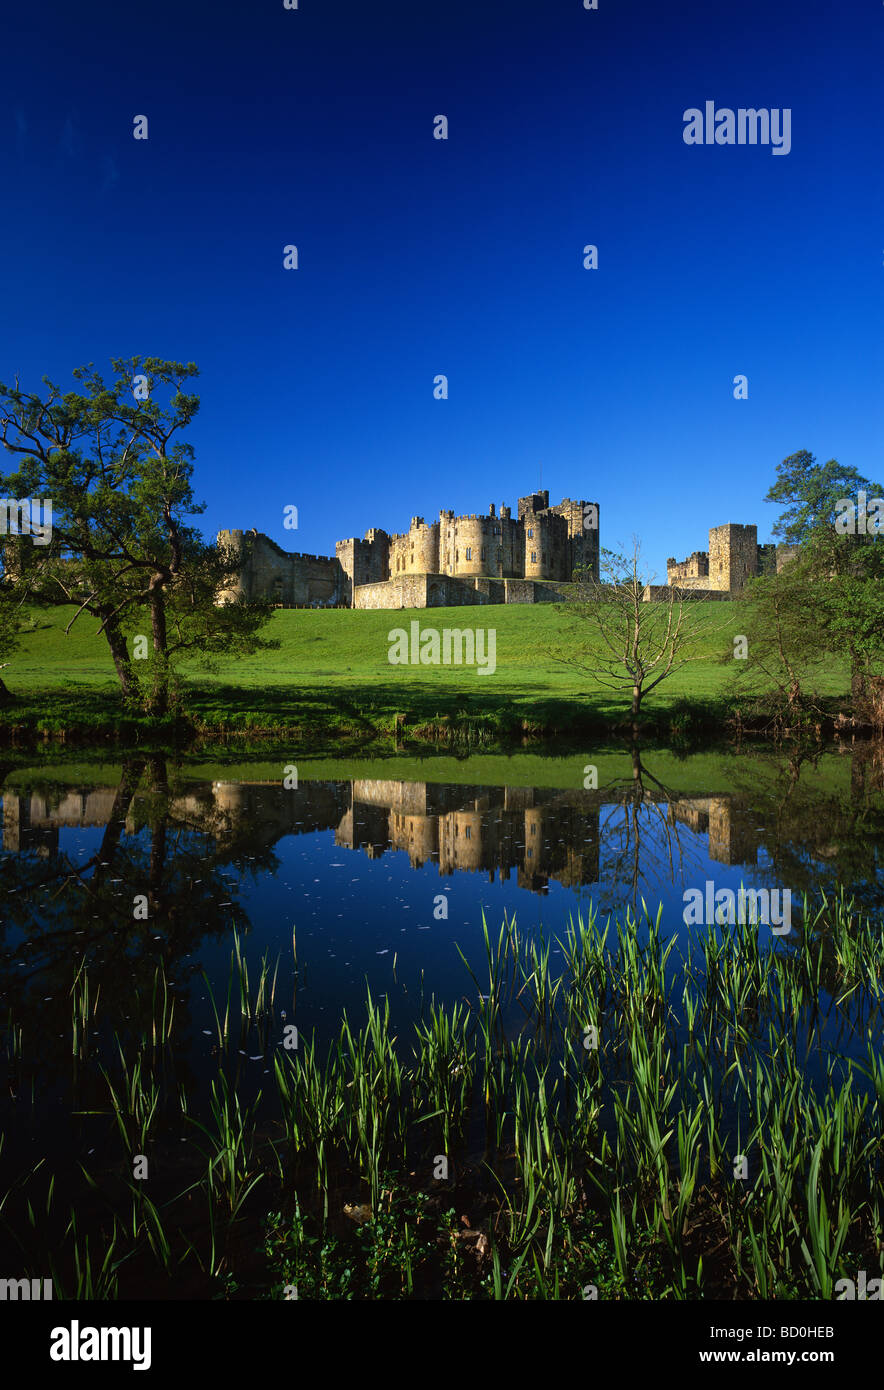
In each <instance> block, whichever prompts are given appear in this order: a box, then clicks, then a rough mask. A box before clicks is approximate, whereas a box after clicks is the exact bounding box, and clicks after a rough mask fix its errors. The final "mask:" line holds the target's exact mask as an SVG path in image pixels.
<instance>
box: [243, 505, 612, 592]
mask: <svg viewBox="0 0 884 1390" xmlns="http://www.w3.org/2000/svg"><path fill="white" fill-rule="evenodd" d="M588 507H593V508H594V509H595V516H596V518H597V517H598V503H587V502H584V501H572V500H571V499H570V498H565V499H564V500H563V501H562V502H560V503H559V505H558V506H557V507H550V506H549V493H548V492H536V493H532V494H530V496H528V497H521V498H519V502H518V516H517V517H516V518H514V517H513V516H512V513H511V509H510V508H509V507H508V506H507V505H506V504H505V503H501V504H500V510H499V512H498V511H497V508H496V505H495V503H493V502H492V503H491V504H490V506H489V508H488V511H487V513H485V512H483V513H479V512H468V513H463V514H461V515H456V514H455V512H454V511H453V509H451V508H445V509H442V510H440V512H439V517H438V520H435V521H431V522H429V523H428V522H427V521H426V519H425V518H424V517H422V516H412V517H411V519H410V523H409V529H408V530H407V531H395V532H392V533H391V532H387V531H385V530H383V529H382V528H380V527H373V528H370V529H369V530H367V531H366V532H365V537H364V539H361V540H360V539H359V538H358V537H355V536H352V537H349V538H348V539H346V540H341V541H337V542H336V544H335V554H334V556H333V557H331V556H324V555H312V554H307V553H306V552H301V551H297V552H288V551H285V550H283V549H282V547H281V546H280V545H278V544H277V543H276V541H273V540H271V539H270V537H269V536H265V535H263V534H262V533H260V532H258V531H255V530H252V531H242V530H233V531H219V533H218V543H219V544H226V545H229V546H232V547H234V548H235V549H237V550H240V551H241V552H242V553H243V564H242V569H241V572H240V577H239V579H238V581H237V583H236V585H234V586H233V587H232V588H231V590H230V595H229V596H230V597H235V596H239V597H258V596H262V597H271V598H273V599H275V601H277V602H279V603H281V604H282V605H283V606H292V605H300V604H302V603H306V604H312V605H313V606H316V605H318V604H321V605H323V606H339V605H348V606H349V605H351V604H354V603H355V590H356V589H358V588H361V587H363V586H371V592H372V595H373V597H372V604H373V606H377V607H392V608H399V607H401V606H402V602H401V595H402V594H403V593H405V592H406V589H407V582H409V583H410V581H411V580H412V579H418V578H420V577H421V576H423V577H424V578H426V577H427V576H436V579H437V581H439V580H440V579H444V578H446V577H448V578H450V579H451V580H452V581H454V580H456V579H457V580H459V579H463V580H467V581H469V583H470V584H472V583H474V582H482V583H483V584H486V588H487V583H490V582H491V581H497V580H513V581H520V580H524V581H532V580H556V581H564V582H568V581H570V580H571V578H572V575H573V572H574V570H575V569H577V568H578V567H580V568H584V567H586V566H589V568H590V569H591V570H592V571H594V572H595V573H596V575H598V563H599V531H598V524H597V521H596V525H595V527H594V528H593V529H586V528H585V527H584V525H583V517H584V513H585V509H587V508H588ZM529 532H530V534H529ZM486 581H487V583H486ZM386 585H389V586H390V589H389V592H388V593H387V600H388V601H384V595H385V592H386V591H385V586H386ZM403 586H406V587H403ZM394 591H395V592H394ZM407 591H408V592H409V593H411V592H412V590H410V589H409V590H407ZM523 591H524V592H523ZM365 592H366V593H367V592H368V588H366V589H365ZM439 592H441V589H440V587H439V583H438V582H437V583H436V585H435V588H434V586H433V585H429V584H428V583H425V584H423V586H422V587H421V586H418V587H417V588H416V589H414V593H415V594H419V593H423V594H424V595H427V594H429V595H432V594H433V593H439ZM452 592H455V591H454V590H452ZM457 592H458V593H459V592H460V591H459V590H458V591H457ZM464 592H470V593H472V592H475V591H474V590H472V589H470V590H468V591H464ZM488 592H489V594H491V593H492V592H493V593H494V594H498V592H499V593H500V595H501V597H499V598H491V599H490V600H489V601H492V602H503V601H507V602H511V601H515V602H534V600H535V595H534V586H533V584H531V583H530V582H529V583H527V584H526V585H523V586H522V588H519V586H518V585H514V586H513V587H512V588H511V589H506V590H505V589H504V586H501V585H499V584H498V585H497V586H496V587H495V586H494V585H492V587H491V589H489V590H488ZM504 592H505V593H506V598H505V599H504V597H503V595H504ZM545 596H546V595H545V594H544V595H541V597H545ZM434 601H435V600H434V599H433V598H432V597H430V598H427V599H426V601H425V602H423V603H422V602H420V601H419V599H418V600H416V606H421V607H422V606H427V605H428V604H430V605H432V603H433V602H434Z"/></svg>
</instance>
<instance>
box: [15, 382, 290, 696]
mask: <svg viewBox="0 0 884 1390" xmlns="http://www.w3.org/2000/svg"><path fill="white" fill-rule="evenodd" d="M112 366H113V370H114V373H115V379H114V381H113V382H112V384H111V385H106V384H105V382H104V380H103V378H102V377H101V376H100V375H99V374H98V373H97V372H96V371H95V370H94V369H93V367H92V365H91V364H89V365H88V366H86V367H78V368H76V369H75V370H74V372H73V376H74V378H75V380H77V381H79V382H82V383H83V390H82V391H79V392H78V391H69V392H65V393H63V392H62V391H61V388H60V387H59V386H57V385H55V384H54V383H52V382H51V381H49V379H48V378H45V377H44V379H43V380H44V385H45V387H46V390H45V392H44V394H43V395H40V394H38V393H35V392H26V391H23V390H21V389H20V387H19V384H18V380H16V381H15V384H14V385H13V386H12V387H10V386H6V385H4V384H0V441H2V443H3V445H4V446H5V448H6V449H7V450H8V451H9V452H10V453H12V454H14V455H16V456H17V458H18V470H17V472H16V473H14V474H11V475H8V476H7V477H5V478H3V479H2V480H0V486H2V487H3V488H4V490H6V492H7V494H8V495H10V496H17V497H20V498H21V497H40V498H51V499H52V508H53V521H52V534H51V537H50V539H49V543H48V544H47V545H45V546H42V547H39V548H37V547H34V546H25V547H22V546H20V545H19V546H18V547H17V549H16V564H17V573H16V579H17V582H19V583H20V584H22V585H23V586H24V587H25V589H26V591H27V592H28V593H29V595H30V596H31V597H33V598H34V599H35V600H36V601H42V602H47V603H56V604H58V603H72V604H76V605H77V607H76V612H75V613H74V616H73V617H72V619H71V623H70V624H69V625H68V630H70V627H71V626H72V625H73V623H74V622H76V621H77V620H78V618H79V617H80V615H81V614H82V613H89V614H90V615H92V616H93V617H96V618H98V619H99V621H100V626H99V629H98V631H99V632H101V633H103V634H104V636H105V638H106V640H107V642H108V645H109V647H110V651H111V656H112V658H113V661H114V666H115V668H116V671H117V676H118V679H119V681H120V688H121V690H122V692H123V695H124V697H125V698H127V699H129V700H132V701H137V702H138V703H139V704H140V705H141V707H142V708H143V709H145V710H146V711H147V712H149V713H151V714H154V715H162V714H165V713H166V712H167V710H168V708H169V700H170V694H171V690H172V687H173V678H174V668H173V657H174V655H175V654H176V653H181V652H184V651H189V652H191V653H192V652H194V651H195V650H198V651H199V653H200V654H201V655H206V654H211V653H212V652H213V651H217V650H218V649H219V646H220V645H221V644H222V643H223V646H224V650H226V651H228V652H240V653H245V652H250V651H254V650H256V649H258V648H260V647H266V646H275V645H276V643H273V642H268V641H266V640H264V639H263V638H261V637H260V635H259V631H260V628H261V627H262V626H263V624H264V623H265V622H266V621H267V620H268V618H269V616H270V613H271V606H270V605H269V604H268V603H261V602H250V603H246V602H237V603H233V604H229V605H222V604H221V603H220V598H221V595H222V594H223V593H224V590H225V589H226V587H227V586H228V584H229V581H230V577H231V573H232V568H231V566H232V565H233V560H232V558H231V557H229V556H227V555H225V554H223V553H222V552H220V551H217V550H215V548H214V547H212V546H209V545H208V544H207V543H206V542H205V541H204V540H203V539H202V537H201V536H200V535H199V533H198V532H197V531H196V530H195V529H194V528H193V527H192V526H191V525H190V523H189V518H191V517H193V516H196V515H197V514H199V513H200V512H202V511H203V510H204V507H203V505H202V504H199V503H197V502H196V500H195V498H194V494H193V489H192V482H191V479H192V473H193V449H192V446H191V445H189V444H187V443H185V442H184V441H183V439H182V438H181V433H182V431H183V430H185V429H186V428H187V427H188V426H189V425H190V424H191V422H192V421H193V419H194V417H195V415H196V413H197V411H198V409H199V398H198V397H197V396H195V395H192V394H188V393H187V392H186V391H185V389H184V388H185V386H186V385H187V383H188V382H189V381H190V380H191V378H193V377H195V376H196V375H197V374H198V369H197V368H196V366H195V365H194V364H193V363H187V364H184V363H180V362H171V361H165V360H163V359H161V358H156V357H147V358H144V357H140V356H136V357H132V358H129V359H123V358H115V359H114V360H113V362H112ZM136 381H137V383H138V385H139V387H140V388H141V389H140V390H139V392H138V396H139V397H140V396H141V395H144V397H145V398H144V399H140V398H136V395H135V393H134V392H133V385H134V384H135V383H136ZM142 619H143V620H144V621H145V624H146V626H147V627H148V629H149V636H150V646H151V658H150V661H149V663H148V665H147V666H146V667H145V668H143V674H139V673H138V668H137V667H136V664H135V663H134V662H133V656H132V653H130V651H129V647H128V643H127V629H128V630H132V629H137V626H138V625H139V623H140V622H141V621H142ZM170 621H172V623H173V626H174V630H175V636H174V637H170Z"/></svg>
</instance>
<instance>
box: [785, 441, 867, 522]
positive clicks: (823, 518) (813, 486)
mask: <svg viewBox="0 0 884 1390" xmlns="http://www.w3.org/2000/svg"><path fill="white" fill-rule="evenodd" d="M777 475H778V476H777V481H776V482H775V483H773V484H772V485H771V487H770V488H769V489H768V492H767V496H766V497H765V499H764V500H765V502H780V503H783V504H785V511H783V512H781V513H780V516H779V517H778V519H777V522H776V524H775V525H774V526H773V528H772V534H773V535H775V536H779V537H780V539H781V540H784V541H785V542H786V543H787V544H788V545H801V544H803V542H804V541H806V540H807V539H808V537H809V536H810V535H811V533H812V532H813V531H815V530H818V529H819V528H820V527H825V526H834V524H835V516H836V513H837V507H836V503H837V502H838V501H839V500H840V499H842V498H846V497H856V495H857V493H858V492H859V491H860V490H865V491H866V492H867V493H868V494H869V495H871V494H872V493H874V494H876V495H877V494H880V493H881V485H880V484H879V483H870V482H869V480H868V479H867V478H863V477H862V476H861V474H859V473H858V472H857V470H856V469H855V468H852V467H850V466H846V465H843V464H840V463H838V461H837V459H829V461H828V463H824V464H818V463H817V461H816V459H815V457H814V455H813V454H811V453H810V452H809V451H808V450H807V449H799V451H798V453H797V454H790V455H789V457H788V458H785V459H783V461H782V463H780V464H778V465H777Z"/></svg>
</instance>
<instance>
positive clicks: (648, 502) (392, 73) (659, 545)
mask: <svg viewBox="0 0 884 1390" xmlns="http://www.w3.org/2000/svg"><path fill="white" fill-rule="evenodd" d="M3 29H4V33H3V57H4V62H3V69H4V83H3V92H2V95H0V112H2V116H0V123H2V131H3V139H2V145H0V167H2V187H3V191H4V194H5V197H4V200H3V201H4V217H3V257H2V333H0V378H2V379H3V380H9V379H10V378H11V377H12V375H13V374H14V373H15V372H16V371H18V372H20V373H21V376H22V379H23V383H24V384H26V385H28V384H31V383H36V382H38V381H39V378H40V377H41V375H42V374H44V373H46V374H48V375H50V376H51V377H53V378H54V379H56V380H59V381H61V382H62V383H63V384H65V385H67V384H69V383H70V375H69V374H70V369H71V368H72V367H73V366H75V365H78V364H81V363H84V362H88V361H93V362H95V363H96V365H102V366H106V365H107V363H108V360H109V358H110V357H111V356H117V355H120V356H127V355H129V354H131V353H134V352H142V353H150V354H156V355H160V356H166V357H172V358H176V359H180V360H183V361H188V360H193V361H195V362H196V363H197V364H198V365H199V367H200V371H201V375H200V378H199V382H198V385H197V389H198V390H199V391H200V393H201V396H202V410H201V414H200V417H199V421H198V423H197V426H196V427H195V428H194V430H193V431H192V434H191V436H190V437H191V439H192V441H193V443H194V445H195V447H196V451H197V469H196V487H197V493H198V495H199V496H200V497H201V498H202V500H204V501H205V502H207V503H208V510H207V512H206V513H205V516H204V518H203V524H204V527H205V529H206V530H207V531H210V532H214V531H215V530H217V529H218V528H219V527H222V526H237V525H240V526H256V527H257V528H258V529H259V530H263V531H266V532H267V533H268V534H269V535H271V536H273V537H274V538H275V539H276V540H278V541H279V542H280V543H282V544H284V545H285V546H286V548H288V549H297V550H303V551H308V552H314V553H333V549H334V542H335V540H336V539H338V538H340V537H344V536H349V535H362V534H363V533H364V531H365V530H366V529H367V528H368V527H369V526H383V527H385V528H386V529H388V530H391V531H397V530H403V529H405V528H407V526H408V522H409V518H410V517H411V516H412V515H415V514H422V515H424V516H426V517H427V518H428V519H429V518H430V517H432V516H435V515H436V514H437V513H438V510H439V508H440V507H453V508H454V509H455V511H457V512H473V511H480V512H481V511H486V510H487V507H488V504H489V502H491V501H494V502H496V503H500V502H502V501H505V502H508V503H511V504H512V505H515V501H516V498H517V497H518V495H519V494H520V493H527V492H529V491H531V490H533V489H534V488H536V487H537V486H538V483H539V481H540V467H541V465H542V469H543V486H544V487H548V488H549V491H550V494H551V499H552V500H554V501H558V500H559V498H560V497H561V496H563V495H568V496H572V497H581V496H582V497H586V498H588V499H590V500H593V501H598V502H599V503H600V504H601V526H602V543H603V544H604V545H608V546H612V545H614V544H615V543H617V542H620V541H628V540H629V538H630V536H631V535H632V534H633V533H637V534H638V535H640V536H641V537H642V539H643V542H644V546H645V550H646V553H647V554H648V556H649V558H650V559H651V560H652V562H653V564H654V567H655V568H656V569H657V570H658V571H662V569H663V567H664V565H665V560H666V557H667V555H669V554H674V555H677V556H679V557H681V556H683V555H686V554H687V553H689V552H690V551H692V550H694V549H698V548H705V545H706V534H707V530H708V527H709V526H710V525H715V524H718V523H720V522H723V521H756V522H757V523H758V525H759V539H761V540H764V539H767V538H768V536H769V533H770V527H771V525H772V522H773V518H774V514H775V509H774V508H773V507H771V506H770V505H769V504H764V503H763V501H762V498H763V496H764V493H765V492H766V491H767V488H768V487H769V485H770V483H771V482H772V481H773V478H774V474H775V469H776V465H777V463H778V462H779V461H780V460H781V459H782V458H783V457H785V456H786V455H787V454H790V453H793V452H794V451H796V450H798V449H801V448H807V449H810V450H811V451H812V452H814V453H815V454H816V455H817V457H818V458H819V459H820V460H821V461H824V460H825V459H828V458H830V457H833V456H834V457H836V458H838V459H839V460H840V461H841V462H842V463H845V464H852V465H854V466H855V467H857V468H858V469H859V470H860V471H861V472H863V473H865V474H867V475H870V476H872V477H875V476H880V474H881V472H882V468H881V441H882V424H884V418H882V415H884V412H882V383H884V349H882V324H884V315H882V307H884V305H882V286H884V215H882V214H884V206H882V204H884V197H882V172H884V139H882V132H884V116H882V108H881V100H880V93H881V74H882V72H884V6H882V5H881V4H877V5H876V4H875V3H873V0H869V3H857V2H856V0H851V3H848V4H845V3H843V2H842V3H839V4H838V5H832V4H830V3H826V4H823V3H820V2H819V0H810V3H808V2H807V0H803V2H802V3H798V0H749V2H748V3H744V4H741V5H739V6H732V5H724V4H721V3H710V0H673V3H662V0H657V3H647V2H646V0H599V9H598V11H586V10H584V9H583V6H582V0H534V2H533V3H525V0H510V2H509V3H503V0H487V2H483V0H446V3H445V4H435V5H431V4H429V3H426V0H407V3H400V0H392V3H381V2H380V0H341V3H330V0H300V8H299V9H298V10H297V11H290V10H286V9H285V8H284V6H283V3H282V0H249V3H243V4H235V5H234V4H231V3H229V0H218V3H204V2H203V0H152V3H151V4H150V5H137V4H135V5H127V4H121V3H119V0H114V3H113V4H104V3H102V4H96V3H88V0H87V3H84V4H81V5H71V4H67V3H66V4H64V5H62V4H57V3H54V0H53V3H48V4H46V3H41V4H40V5H36V6H34V5H31V6H16V7H14V8H10V9H9V10H8V11H7V13H6V15H5V17H4V24H3ZM706 100H713V101H714V102H715V103H716V106H717V107H722V106H729V107H731V108H737V107H739V106H749V107H764V108H773V107H776V108H779V109H782V108H784V107H789V108H791V111H792V149H791V152H790V153H789V154H788V155H786V156H775V155H774V154H773V153H772V150H771V149H770V147H764V146H757V147H754V148H753V147H751V146H732V147H727V146H724V147H721V146H710V147H706V146H700V147H693V146H688V145H686V144H685V143H684V140H683V138H682V135H683V130H684V124H683V119H682V117H683V112H684V110H685V109H686V108H688V107H701V108H702V107H703V105H704V102H705V101H706ZM142 114H143V115H146V116H147V117H148V120H149V138H148V140H147V141H136V140H135V139H133V136H132V131H133V117H134V116H136V115H142ZM438 114H445V115H446V116H447V117H448V120H449V139H448V140H447V141H439V140H435V139H433V118H434V116H436V115H438ZM287 243H293V244H296V245H297V247H298V252H299V269H298V270H297V271H286V270H284V269H283V247H284V246H285V245H286V244H287ZM587 243H595V244H597V245H598V247H599V269H598V270H597V271H587V270H584V268H583V264H582V249H583V247H584V245H585V244H587ZM437 373H445V374H446V375H447V376H448V378H449V383H450V386H449V390H450V395H449V399H448V400H447V401H437V400H434V399H433V378H434V376H435V375H436V374H437ZM737 373H744V374H745V375H746V376H747V377H748V382H749V398H748V400H746V401H735V400H734V398H733V378H734V376H735V375H736V374H737ZM287 504H294V505H295V506H297V507H298V510H299V520H300V527H299V530H298V531H297V532H290V531H286V530H284V529H283V508H284V506H286V505H287Z"/></svg>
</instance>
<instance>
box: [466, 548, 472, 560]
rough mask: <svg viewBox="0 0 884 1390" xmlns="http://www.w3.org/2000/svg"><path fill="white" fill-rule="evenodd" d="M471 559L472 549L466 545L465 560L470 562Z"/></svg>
mask: <svg viewBox="0 0 884 1390" xmlns="http://www.w3.org/2000/svg"><path fill="white" fill-rule="evenodd" d="M472 558H473V547H472V546H471V545H468V546H467V559H468V560H472Z"/></svg>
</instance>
